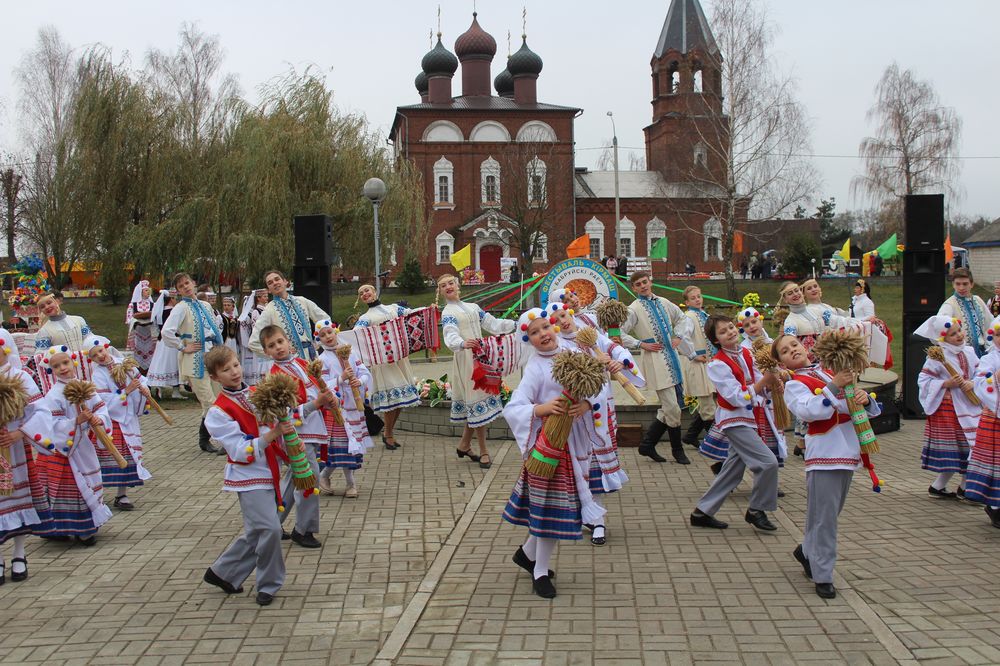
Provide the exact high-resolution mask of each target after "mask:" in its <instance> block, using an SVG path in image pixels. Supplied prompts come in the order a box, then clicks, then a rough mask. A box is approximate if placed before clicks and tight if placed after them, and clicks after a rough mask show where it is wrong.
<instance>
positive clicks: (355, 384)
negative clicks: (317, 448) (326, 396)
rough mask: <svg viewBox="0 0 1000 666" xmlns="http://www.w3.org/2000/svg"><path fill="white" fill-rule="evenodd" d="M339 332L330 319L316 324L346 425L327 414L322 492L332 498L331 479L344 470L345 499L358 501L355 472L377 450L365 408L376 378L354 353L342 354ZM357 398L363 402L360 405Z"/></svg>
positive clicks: (327, 373) (328, 375) (328, 382)
mask: <svg viewBox="0 0 1000 666" xmlns="http://www.w3.org/2000/svg"><path fill="white" fill-rule="evenodd" d="M338 330H339V329H338V328H337V326H336V324H334V323H333V322H332V321H330V320H329V319H326V320H324V321H321V322H319V323H317V324H316V338H317V340H318V341H319V344H320V347H322V350H323V351H322V352H321V353H320V355H319V359H320V361H322V362H323V381H325V382H326V385H327V386H328V387H330V389H331V390H332V391H333V392H334V395H336V396H337V398H338V399H339V400H340V413H341V415H342V416H343V421H344V423H343V424H342V425H341V424H338V423H337V421H336V419H335V418H334V415H333V410H327V412H326V431H327V433H329V436H330V438H329V441H328V443H327V445H326V455H325V456H323V457H322V460H321V462H320V467H322V468H323V470H322V471H321V472H320V475H319V489H320V490H322V491H323V492H324V493H326V494H328V495H332V494H333V489H332V488H331V486H330V475H331V474H332V473H333V470H335V469H342V470H344V480H345V481H346V482H347V489H346V490H345V491H344V497H346V498H348V499H354V498H356V497H357V496H358V486H357V484H356V483H355V481H354V472H355V471H356V470H359V469H361V465H362V464H363V463H364V453H365V451H367V450H369V449H371V448H372V446H373V445H372V438H371V436H370V435H369V434H368V424H367V423H365V404H364V401H365V396H366V395H367V394H368V393H369V392H370V391H371V390H372V374H371V373H370V372H369V371H368V368H366V367H365V364H364V363H362V362H361V357H360V356H358V354H357V352H355V351H354V350H353V349H352V350H350V353H349V354H347V355H346V356H342V355H341V354H342V353H343V351H347V350H346V349H344V350H340V351H341V353H338V349H337V347H338V345H337V332H338ZM355 396H357V398H360V399H361V400H360V402H359V401H358V400H357V399H356V398H355Z"/></svg>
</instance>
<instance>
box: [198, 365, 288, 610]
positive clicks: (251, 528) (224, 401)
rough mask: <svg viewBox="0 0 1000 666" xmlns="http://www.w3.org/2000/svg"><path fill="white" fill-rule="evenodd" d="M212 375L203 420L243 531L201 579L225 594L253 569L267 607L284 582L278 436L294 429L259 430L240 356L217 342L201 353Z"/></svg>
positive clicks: (260, 599)
mask: <svg viewBox="0 0 1000 666" xmlns="http://www.w3.org/2000/svg"><path fill="white" fill-rule="evenodd" d="M205 366H206V368H207V370H208V372H209V374H210V375H211V377H212V379H213V380H214V381H216V382H218V383H219V384H220V385H221V386H222V390H221V391H220V392H219V395H218V397H216V399H215V404H213V405H212V407H211V408H210V409H209V410H208V415H207V416H206V417H205V423H206V424H207V427H208V430H209V432H210V433H211V435H212V437H214V438H215V440H216V441H218V442H219V443H221V444H222V447H223V448H224V449H225V450H226V456H227V458H226V460H227V463H228V464H227V465H226V471H225V476H224V479H225V480H224V481H223V484H222V489H223V490H225V491H228V492H234V493H237V496H238V497H239V502H240V512H241V513H242V514H243V533H242V534H240V536H239V537H238V538H237V539H236V541H234V542H233V543H232V544H231V545H230V546H229V547H228V548H226V550H225V552H224V553H222V555H220V556H219V558H218V559H217V560H215V562H214V563H213V564H212V566H210V567H209V568H208V569H206V570H205V577H204V580H205V582H206V583H209V584H210V585H215V586H216V587H218V588H221V589H222V590H223V591H225V592H226V593H227V594H239V593H241V592H242V591H243V587H242V586H243V581H245V580H246V579H247V577H248V576H249V575H250V574H251V573H252V572H254V571H256V572H257V599H256V601H257V603H258V604H260V605H261V606H267V605H269V604H270V603H271V602H272V601H273V600H274V595H275V594H277V592H278V590H279V589H280V588H281V585H282V584H283V583H284V582H285V560H284V558H283V557H282V553H281V538H282V532H281V521H280V520H279V519H278V513H279V511H280V510H281V506H282V504H281V488H280V486H281V475H280V472H279V469H278V460H279V459H281V460H285V461H287V454H286V452H285V450H284V447H283V445H282V443H281V437H282V435H286V434H287V435H290V434H292V433H293V432H294V430H295V429H294V426H292V423H291V422H290V421H285V422H283V423H280V424H279V425H278V426H277V427H276V428H274V429H271V430H268V431H267V432H264V433H262V432H261V431H262V430H263V428H261V426H260V425H258V422H257V413H256V411H255V409H254V406H253V404H252V403H251V402H250V389H249V388H248V387H247V385H246V384H245V383H244V382H243V372H242V370H241V368H240V360H239V359H238V358H237V357H236V354H235V353H234V352H233V350H232V349H230V348H229V347H225V346H220V347H216V348H215V349H213V350H212V351H210V352H209V353H208V354H206V355H205Z"/></svg>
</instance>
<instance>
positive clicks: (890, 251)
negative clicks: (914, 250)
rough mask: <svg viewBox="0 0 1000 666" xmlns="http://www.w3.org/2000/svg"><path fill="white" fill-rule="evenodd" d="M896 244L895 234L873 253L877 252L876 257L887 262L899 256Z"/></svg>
mask: <svg viewBox="0 0 1000 666" xmlns="http://www.w3.org/2000/svg"><path fill="white" fill-rule="evenodd" d="M896 243H897V241H896V234H893V235H892V236H890V237H889V240H887V241H886V242H884V243H882V244H881V245H879V246H878V247H877V248H875V251H876V252H878V256H880V257H882V260H883V261H888V260H889V259H892V258H893V257H895V256H896V255H897V254H899V250H898V249H897V248H896Z"/></svg>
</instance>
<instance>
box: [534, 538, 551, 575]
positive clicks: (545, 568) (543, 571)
mask: <svg viewBox="0 0 1000 666" xmlns="http://www.w3.org/2000/svg"><path fill="white" fill-rule="evenodd" d="M555 549H556V540H555V539H544V538H539V539H538V543H537V544H536V545H535V572H534V576H535V578H536V579H537V578H541V577H542V576H548V575H549V569H550V567H549V563H550V562H551V561H552V553H553V552H555Z"/></svg>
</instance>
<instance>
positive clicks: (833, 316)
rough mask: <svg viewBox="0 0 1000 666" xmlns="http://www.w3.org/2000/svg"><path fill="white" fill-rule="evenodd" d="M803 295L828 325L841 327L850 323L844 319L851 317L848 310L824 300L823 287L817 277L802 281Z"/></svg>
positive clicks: (811, 307) (810, 306) (807, 303)
mask: <svg viewBox="0 0 1000 666" xmlns="http://www.w3.org/2000/svg"><path fill="white" fill-rule="evenodd" d="M802 295H803V296H804V297H805V299H806V305H808V306H809V308H810V309H811V310H812V311H813V312H816V313H817V314H819V316H820V317H822V318H823V319H824V321H826V325H827V327H832V328H841V327H842V326H847V325H849V324H848V322H846V321H844V320H845V319H850V316H849V312H848V311H847V310H842V309H840V308H836V307H834V306H832V305H829V304H827V303H824V302H823V288H822V287H821V286H819V280H817V279H816V278H809V279H808V280H806V281H805V282H803V283H802Z"/></svg>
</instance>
